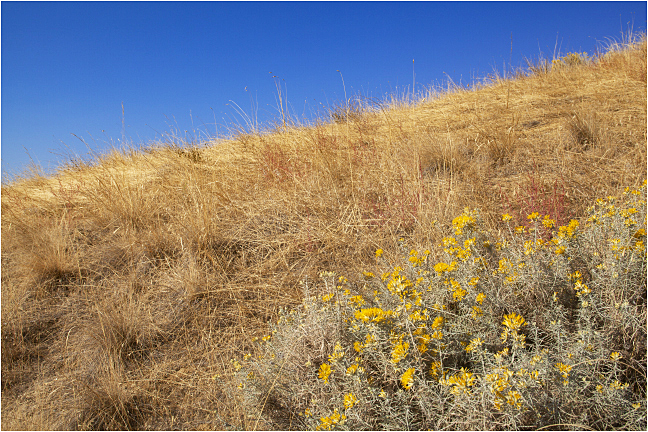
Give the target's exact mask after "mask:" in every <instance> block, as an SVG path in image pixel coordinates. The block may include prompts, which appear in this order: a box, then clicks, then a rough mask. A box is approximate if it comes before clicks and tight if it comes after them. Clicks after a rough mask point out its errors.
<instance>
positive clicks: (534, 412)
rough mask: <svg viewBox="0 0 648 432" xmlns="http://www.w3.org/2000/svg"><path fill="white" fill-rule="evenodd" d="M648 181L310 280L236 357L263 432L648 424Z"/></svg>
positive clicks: (471, 219)
mask: <svg viewBox="0 0 648 432" xmlns="http://www.w3.org/2000/svg"><path fill="white" fill-rule="evenodd" d="M645 185H646V183H645V182H644V185H643V187H642V188H641V189H640V190H632V191H631V190H630V189H629V188H626V190H625V192H624V193H623V195H622V196H621V197H608V198H607V199H599V200H597V201H596V203H595V204H594V206H592V207H591V208H590V209H589V218H588V219H587V220H586V221H583V222H582V223H579V222H578V221H577V220H572V221H570V222H569V223H568V224H566V225H565V226H556V224H555V222H554V221H553V220H552V219H550V217H548V216H544V217H543V215H540V214H538V213H536V212H534V213H532V214H530V215H528V221H529V222H530V223H529V225H528V226H517V227H515V226H512V225H511V224H512V218H511V217H510V216H509V215H508V214H505V215H503V217H502V225H503V230H502V231H501V233H500V235H493V234H491V233H488V232H486V231H484V230H483V229H482V221H481V217H480V213H479V211H477V210H469V209H465V210H464V212H463V213H462V214H461V215H459V216H458V217H456V218H455V219H454V220H453V223H452V232H451V233H449V234H448V236H447V237H445V238H443V241H442V243H441V244H440V245H439V247H438V248H436V249H435V252H437V253H433V252H431V251H430V250H425V251H417V250H415V249H413V250H411V251H409V252H408V248H407V247H406V243H405V241H401V247H402V250H403V251H404V255H405V256H404V258H403V259H402V262H400V263H389V262H388V261H387V259H385V258H384V256H383V253H382V250H380V249H379V250H378V251H376V268H375V269H370V270H374V271H375V274H374V271H365V272H364V273H363V274H362V275H359V277H358V278H357V280H353V281H349V280H347V278H345V277H344V276H337V275H335V274H333V273H332V272H322V273H321V275H320V276H321V279H322V280H321V281H320V282H319V283H316V284H315V283H313V282H311V281H308V280H306V281H304V282H303V289H304V290H305V298H306V299H305V300H304V302H303V303H302V304H301V306H300V307H299V308H298V309H293V310H289V311H288V310H286V311H284V312H282V313H281V315H280V318H279V320H278V322H277V323H276V325H275V326H274V330H273V331H272V333H271V334H269V335H268V336H266V337H264V338H261V339H259V340H258V344H259V345H258V351H257V352H255V353H248V354H246V355H245V356H244V357H243V359H241V361H238V360H236V361H234V362H233V368H234V369H235V375H236V377H237V382H238V389H236V390H233V392H234V393H235V394H236V395H238V397H239V398H240V400H241V403H242V404H244V406H245V407H246V410H247V413H248V416H249V418H248V422H249V423H248V426H249V427H255V428H256V427H259V425H262V426H263V427H271V428H281V429H316V430H332V429H356V430H358V429H372V430H382V429H480V430H484V429H527V428H532V429H535V428H539V427H545V428H546V427H551V428H558V429H560V428H566V429H574V428H594V429H641V430H645V428H646V345H645V340H646V200H645V193H646V186H645ZM434 256H436V257H437V258H436V259H433V257H434ZM394 264H396V265H394ZM316 293H317V294H316Z"/></svg>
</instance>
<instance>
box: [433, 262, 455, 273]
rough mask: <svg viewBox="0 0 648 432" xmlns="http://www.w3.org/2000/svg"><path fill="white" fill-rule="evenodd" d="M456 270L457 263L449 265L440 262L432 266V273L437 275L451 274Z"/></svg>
mask: <svg viewBox="0 0 648 432" xmlns="http://www.w3.org/2000/svg"><path fill="white" fill-rule="evenodd" d="M455 268H457V262H456V261H453V262H452V263H451V264H449V265H448V264H446V263H443V262H440V263H438V264H436V265H435V266H434V271H436V272H437V273H438V274H443V272H451V271H453V270H455Z"/></svg>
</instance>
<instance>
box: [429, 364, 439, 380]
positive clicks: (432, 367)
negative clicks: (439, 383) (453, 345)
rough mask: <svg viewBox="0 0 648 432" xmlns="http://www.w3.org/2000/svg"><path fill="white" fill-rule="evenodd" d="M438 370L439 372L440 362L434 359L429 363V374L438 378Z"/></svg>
mask: <svg viewBox="0 0 648 432" xmlns="http://www.w3.org/2000/svg"><path fill="white" fill-rule="evenodd" d="M439 372H441V362H440V361H438V360H435V361H433V362H432V364H431V365H430V375H432V377H433V378H435V379H438V377H439Z"/></svg>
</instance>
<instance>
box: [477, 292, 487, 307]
mask: <svg viewBox="0 0 648 432" xmlns="http://www.w3.org/2000/svg"><path fill="white" fill-rule="evenodd" d="M485 298H486V295H485V294H484V293H479V294H477V297H475V301H476V302H477V303H479V304H482V302H483V301H484V299H485Z"/></svg>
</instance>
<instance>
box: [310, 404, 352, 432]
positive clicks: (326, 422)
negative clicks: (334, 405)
mask: <svg viewBox="0 0 648 432" xmlns="http://www.w3.org/2000/svg"><path fill="white" fill-rule="evenodd" d="M345 419H346V416H345V415H344V414H339V413H338V411H337V409H334V410H333V414H331V415H330V416H328V417H322V418H321V419H320V421H321V422H322V423H321V424H320V425H319V426H317V430H322V429H324V430H331V428H332V427H334V426H335V425H337V424H338V423H341V422H342V421H344V420H345Z"/></svg>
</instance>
